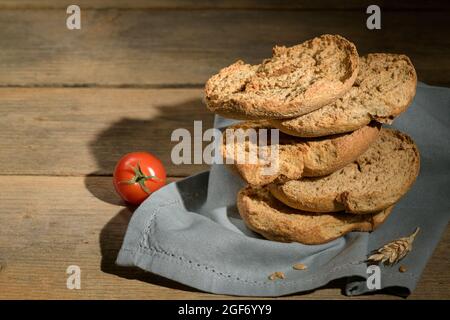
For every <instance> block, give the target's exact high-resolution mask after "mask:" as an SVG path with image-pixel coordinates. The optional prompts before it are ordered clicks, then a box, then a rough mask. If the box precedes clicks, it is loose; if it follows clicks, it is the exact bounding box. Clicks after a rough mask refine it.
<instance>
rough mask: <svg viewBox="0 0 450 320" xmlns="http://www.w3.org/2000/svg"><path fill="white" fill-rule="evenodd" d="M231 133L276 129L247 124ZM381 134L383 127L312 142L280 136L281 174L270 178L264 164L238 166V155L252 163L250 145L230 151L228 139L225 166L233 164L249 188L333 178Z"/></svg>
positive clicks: (235, 146) (264, 124) (260, 123)
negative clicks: (296, 180) (326, 176)
mask: <svg viewBox="0 0 450 320" xmlns="http://www.w3.org/2000/svg"><path fill="white" fill-rule="evenodd" d="M228 129H231V130H239V129H242V130H247V129H255V130H258V131H259V130H260V129H267V130H268V131H267V132H269V130H270V129H273V127H271V126H270V124H269V123H268V122H267V121H246V122H242V123H239V124H236V125H233V126H230V127H229V128H228ZM379 130H380V128H379V125H369V126H366V127H363V128H361V129H359V130H357V131H355V132H352V133H350V134H344V135H337V136H331V137H326V138H321V139H312V140H311V139H310V140H305V139H300V138H296V137H291V136H287V135H285V134H283V133H281V132H280V136H279V138H280V139H279V149H278V152H279V153H278V159H279V162H278V170H277V171H276V172H274V173H273V174H270V175H268V174H264V172H263V169H264V167H267V166H265V165H264V162H262V161H261V162H258V163H249V162H248V161H247V162H246V163H238V162H237V160H238V157H237V153H238V152H241V153H243V154H244V156H245V159H249V155H248V150H250V142H249V141H248V140H246V141H245V143H244V144H238V143H236V142H235V143H234V144H233V149H231V148H227V146H228V145H227V144H225V143H224V141H226V135H225V136H224V137H223V139H222V144H221V152H222V156H223V157H224V159H225V160H224V162H225V163H226V162H227V159H228V160H230V162H233V164H230V165H229V168H231V169H232V170H233V171H235V172H237V173H239V174H240V176H241V177H242V178H243V179H244V180H245V181H246V182H248V183H249V184H251V185H255V186H262V185H266V184H269V183H271V182H273V181H275V180H277V181H285V180H292V179H299V178H300V177H302V176H309V177H313V176H322V175H327V174H330V173H332V172H334V171H336V170H338V169H340V168H342V167H344V166H345V165H347V164H348V163H350V162H352V161H354V160H355V159H356V158H357V157H358V156H360V155H361V154H362V153H364V152H365V151H366V150H367V149H368V148H369V146H370V144H371V143H372V142H374V141H375V140H376V139H377V137H378V134H379ZM225 132H226V131H225ZM268 141H270V139H268ZM252 146H254V148H255V149H254V150H255V152H256V153H258V152H259V149H258V148H260V147H259V146H258V145H256V144H254V145H252Z"/></svg>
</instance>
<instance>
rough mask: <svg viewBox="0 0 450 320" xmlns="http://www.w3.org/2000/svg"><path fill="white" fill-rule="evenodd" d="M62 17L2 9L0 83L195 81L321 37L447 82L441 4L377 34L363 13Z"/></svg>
mask: <svg viewBox="0 0 450 320" xmlns="http://www.w3.org/2000/svg"><path fill="white" fill-rule="evenodd" d="M65 16H66V14H65V11H62V12H61V11H60V10H6V9H4V10H0V39H1V40H0V45H1V48H2V50H1V51H0V70H2V72H1V73H0V86H120V87H123V86H137V87H167V86H168V87H173V86H190V87H192V86H196V87H201V86H203V84H204V82H205V81H206V80H207V79H208V77H209V76H211V75H212V74H214V73H216V72H217V71H218V70H219V69H220V68H222V67H224V66H226V65H228V64H230V63H232V62H234V61H235V60H237V59H244V60H245V61H247V62H250V63H256V62H259V61H261V59H263V58H265V57H267V56H269V55H271V48H272V47H273V46H274V45H275V44H283V45H293V44H296V43H299V42H302V41H304V40H306V39H309V38H312V37H314V36H317V35H320V34H323V33H339V34H342V35H343V36H345V37H347V38H349V39H350V40H352V41H354V42H355V44H356V45H357V47H358V49H359V51H360V53H361V54H364V53H367V52H380V51H385V52H398V53H406V54H407V55H409V56H410V57H411V59H412V61H413V62H414V64H415V66H416V68H417V71H418V75H419V79H420V80H421V81H425V82H428V83H429V84H440V85H449V84H450V80H449V78H448V76H447V75H448V74H449V73H450V38H449V37H447V36H445V35H447V34H449V33H450V24H449V23H448V16H449V11H448V10H440V11H429V10H421V11H416V12H414V13H413V14H411V12H409V11H400V10H399V11H396V10H395V11H387V12H383V15H382V29H381V30H376V31H370V30H368V29H367V28H366V27H365V23H366V18H367V14H366V13H365V11H362V10H354V11H353V10H352V11H345V10H338V11H332V10H329V11H322V10H309V11H302V10H294V11H291V10H279V11H275V10H274V11H271V10H219V11H217V10H190V11H186V10H164V9H161V10H119V9H100V10H85V11H83V16H82V29H81V30H72V31H71V30H68V29H67V28H66V26H65ZM168 22H170V23H168ZM437 30H439V32H437Z"/></svg>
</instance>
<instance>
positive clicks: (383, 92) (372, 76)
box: [272, 53, 417, 137]
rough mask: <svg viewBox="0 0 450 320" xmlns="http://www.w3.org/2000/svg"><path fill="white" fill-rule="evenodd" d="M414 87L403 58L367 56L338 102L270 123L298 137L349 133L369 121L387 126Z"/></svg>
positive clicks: (410, 70)
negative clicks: (354, 78) (348, 88)
mask: <svg viewBox="0 0 450 320" xmlns="http://www.w3.org/2000/svg"><path fill="white" fill-rule="evenodd" d="M416 85H417V76H416V72H415V69H414V66H413V64H412V63H411V61H410V59H409V58H408V57H407V56H405V55H401V54H388V53H374V54H369V55H367V56H364V57H362V58H361V59H360V63H359V73H358V76H357V78H356V81H355V83H354V84H353V87H352V88H351V89H350V91H348V92H347V93H346V94H344V96H342V97H341V98H340V99H337V100H336V101H334V102H332V103H331V104H328V105H326V106H324V107H322V108H320V109H318V110H315V111H313V112H311V113H308V114H306V115H303V116H300V117H296V118H292V119H284V120H273V122H272V123H273V125H274V126H276V127H277V128H279V129H280V130H281V131H283V132H285V133H287V134H290V135H294V136H299V137H319V136H325V135H330V134H337V133H343V132H349V131H353V130H356V129H358V128H361V127H363V126H365V125H367V124H368V123H369V122H370V121H371V120H376V121H378V122H382V123H391V122H392V121H393V120H394V118H395V117H396V116H398V115H399V114H400V113H402V112H403V111H405V110H406V109H407V107H408V106H409V105H410V103H411V101H412V100H413V98H414V95H415V92H416Z"/></svg>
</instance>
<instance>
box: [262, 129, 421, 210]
mask: <svg viewBox="0 0 450 320" xmlns="http://www.w3.org/2000/svg"><path fill="white" fill-rule="evenodd" d="M419 167H420V156H419V151H418V149H417V146H416V145H415V144H414V142H413V141H412V139H411V138H410V137H409V136H407V135H406V134H403V133H401V132H400V131H397V130H393V129H384V128H383V129H381V132H380V136H379V138H378V140H377V141H376V142H375V143H373V144H372V145H371V146H370V148H369V149H368V150H367V151H366V152H365V153H364V154H363V155H361V156H360V157H359V158H358V159H357V160H356V161H355V162H354V163H351V164H349V165H347V166H345V167H344V168H342V169H340V170H338V171H336V172H334V173H332V174H330V175H328V176H326V177H320V178H303V179H300V180H292V181H288V182H286V183H284V184H281V183H280V184H275V183H274V184H271V185H269V190H270V192H271V193H272V195H273V196H275V197H276V198H277V199H279V200H280V201H282V202H283V203H285V204H286V205H288V206H290V207H293V208H297V209H300V210H305V211H311V212H337V211H345V212H348V213H354V214H366V213H372V212H376V211H380V210H383V209H386V208H387V207H389V206H392V205H393V204H394V203H396V202H397V201H398V200H399V199H400V198H401V197H402V196H403V195H404V194H405V193H406V192H407V191H408V189H409V188H410V187H411V186H412V184H413V183H414V181H415V180H416V177H417V176H418V174H419Z"/></svg>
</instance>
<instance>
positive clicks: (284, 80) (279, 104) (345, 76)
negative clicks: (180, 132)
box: [205, 35, 359, 119]
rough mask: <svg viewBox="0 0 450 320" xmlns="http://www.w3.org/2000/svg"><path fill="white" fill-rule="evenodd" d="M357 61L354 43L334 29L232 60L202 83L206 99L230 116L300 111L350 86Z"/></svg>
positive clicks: (271, 115) (281, 114)
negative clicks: (253, 60)
mask: <svg viewBox="0 0 450 320" xmlns="http://www.w3.org/2000/svg"><path fill="white" fill-rule="evenodd" d="M358 63H359V56H358V52H357V50H356V47H355V45H354V44H353V43H351V42H350V41H348V40H347V39H345V38H343V37H341V36H338V35H322V36H320V37H317V38H314V39H312V40H309V41H306V42H304V43H302V44H299V45H296V46H293V47H289V48H287V47H278V46H277V47H275V48H274V49H273V56H272V58H270V59H266V60H264V61H263V62H262V63H261V64H260V65H250V64H245V63H244V62H242V61H237V62H236V63H234V64H232V65H230V66H228V67H226V68H224V69H222V70H220V72H219V73H218V74H216V75H214V76H212V77H211V78H210V79H209V80H208V81H207V83H206V86H205V101H206V105H207V107H208V108H209V109H210V110H211V111H213V112H215V113H217V114H220V115H222V116H225V117H227V118H233V119H272V118H273V119H278V118H292V117H295V116H299V115H303V114H306V113H309V112H311V111H313V110H316V109H318V108H320V107H322V106H324V105H327V104H329V103H331V102H332V101H334V100H336V99H337V98H339V97H341V96H342V95H343V94H344V93H345V92H347V91H348V90H350V88H351V87H352V85H353V82H354V81H355V79H356V76H357V73H358Z"/></svg>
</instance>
